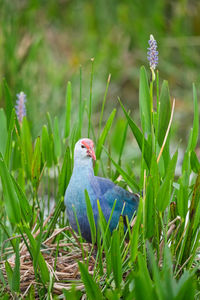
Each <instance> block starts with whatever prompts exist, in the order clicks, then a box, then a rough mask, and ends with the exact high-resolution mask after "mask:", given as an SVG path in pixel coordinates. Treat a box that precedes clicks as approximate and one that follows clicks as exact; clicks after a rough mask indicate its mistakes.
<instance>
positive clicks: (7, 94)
mask: <svg viewBox="0 0 200 300" xmlns="http://www.w3.org/2000/svg"><path fill="white" fill-rule="evenodd" d="M3 89H4V99H5V103H6V116H7V126H9V124H10V118H11V114H12V110H13V106H14V105H13V100H12V96H11V93H10V89H9V87H8V84H7V82H6V80H5V79H4V80H3Z"/></svg>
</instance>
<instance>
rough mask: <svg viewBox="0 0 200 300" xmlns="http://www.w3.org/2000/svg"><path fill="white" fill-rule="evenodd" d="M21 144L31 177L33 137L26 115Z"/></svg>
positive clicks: (23, 122) (22, 127)
mask: <svg viewBox="0 0 200 300" xmlns="http://www.w3.org/2000/svg"><path fill="white" fill-rule="evenodd" d="M21 145H22V159H23V161H24V166H25V168H26V172H27V175H28V176H29V178H30V177H31V163H32V155H33V149H32V137H31V133H30V129H29V123H28V121H27V119H26V117H24V118H23V121H22V126H21Z"/></svg>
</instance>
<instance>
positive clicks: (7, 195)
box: [0, 153, 21, 224]
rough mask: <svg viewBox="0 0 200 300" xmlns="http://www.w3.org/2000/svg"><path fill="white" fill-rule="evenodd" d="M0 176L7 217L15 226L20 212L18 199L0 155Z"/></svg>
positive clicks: (18, 220) (19, 217)
mask: <svg viewBox="0 0 200 300" xmlns="http://www.w3.org/2000/svg"><path fill="white" fill-rule="evenodd" d="M0 176H1V182H2V186H3V192H4V201H5V208H6V213H7V216H8V218H9V220H10V222H11V223H13V224H17V223H19V222H20V219H21V211H20V205H19V199H18V197H17V193H16V190H15V187H14V184H13V181H12V178H11V175H10V173H9V171H8V169H7V166H6V164H5V162H4V160H3V156H2V154H1V153H0Z"/></svg>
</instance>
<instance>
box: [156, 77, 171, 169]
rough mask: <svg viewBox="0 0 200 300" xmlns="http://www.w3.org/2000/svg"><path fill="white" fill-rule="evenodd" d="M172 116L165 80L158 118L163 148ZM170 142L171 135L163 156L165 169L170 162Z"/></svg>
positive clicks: (160, 140) (160, 141)
mask: <svg viewBox="0 0 200 300" xmlns="http://www.w3.org/2000/svg"><path fill="white" fill-rule="evenodd" d="M170 115H171V104H170V94H169V87H168V82H167V81H166V80H164V82H163V84H162V88H161V94H160V105H159V116H158V144H159V146H160V147H162V144H163V140H164V138H165V134H166V131H167V128H168V125H169V120H170ZM169 141H170V135H168V138H167V141H166V143H165V147H164V151H163V154H162V155H163V159H164V164H165V169H167V166H168V163H169V160H170V153H169Z"/></svg>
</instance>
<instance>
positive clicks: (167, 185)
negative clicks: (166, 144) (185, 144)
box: [156, 151, 178, 212]
mask: <svg viewBox="0 0 200 300" xmlns="http://www.w3.org/2000/svg"><path fill="white" fill-rule="evenodd" d="M177 158H178V151H176V153H175V154H174V156H173V157H172V159H171V161H170V163H169V165H168V168H167V172H166V176H165V179H164V181H163V183H162V185H161V186H160V189H159V191H158V194H157V197H156V206H157V208H158V210H159V211H161V212H163V211H164V210H165V209H166V207H167V205H168V204H169V201H170V196H171V185H172V183H173V179H174V172H175V168H176V162H177Z"/></svg>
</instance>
